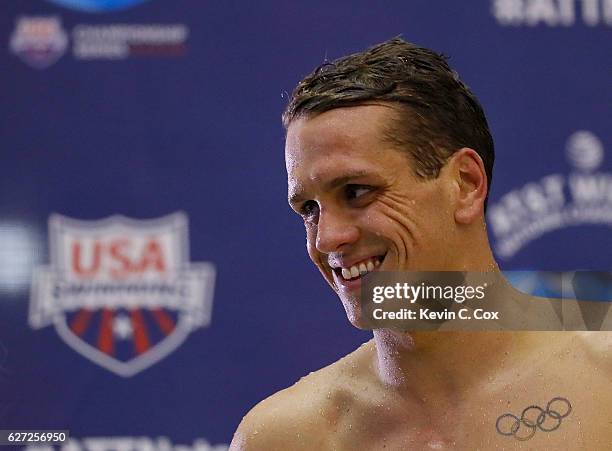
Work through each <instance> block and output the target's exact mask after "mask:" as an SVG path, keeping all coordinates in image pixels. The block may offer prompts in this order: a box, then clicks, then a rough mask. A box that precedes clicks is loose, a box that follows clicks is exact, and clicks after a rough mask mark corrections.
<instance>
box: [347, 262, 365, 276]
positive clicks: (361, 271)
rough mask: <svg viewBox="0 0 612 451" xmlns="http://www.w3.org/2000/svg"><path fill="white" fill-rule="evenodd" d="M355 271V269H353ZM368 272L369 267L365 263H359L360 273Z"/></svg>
mask: <svg viewBox="0 0 612 451" xmlns="http://www.w3.org/2000/svg"><path fill="white" fill-rule="evenodd" d="M351 272H353V271H351ZM367 272H368V268H367V267H366V265H365V263H360V264H359V275H362V276H363V275H364V274H365V273H367Z"/></svg>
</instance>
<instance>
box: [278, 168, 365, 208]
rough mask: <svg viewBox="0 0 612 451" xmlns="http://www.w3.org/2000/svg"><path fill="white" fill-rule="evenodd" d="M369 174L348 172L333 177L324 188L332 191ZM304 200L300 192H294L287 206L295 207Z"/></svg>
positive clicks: (363, 171)
mask: <svg viewBox="0 0 612 451" xmlns="http://www.w3.org/2000/svg"><path fill="white" fill-rule="evenodd" d="M370 174H371V172H370V171H366V170H358V171H353V172H349V173H346V174H342V175H340V176H338V177H335V178H333V179H331V180H330V181H329V182H326V183H325V185H324V187H325V189H326V190H332V189H334V188H337V187H339V186H342V185H345V184H347V183H348V182H350V181H352V180H354V179H357V178H359V177H363V176H365V175H370ZM303 200H304V195H303V193H302V191H297V190H296V191H294V192H292V193H291V194H289V199H288V201H289V204H291V205H295V204H297V203H300V202H302V201H303Z"/></svg>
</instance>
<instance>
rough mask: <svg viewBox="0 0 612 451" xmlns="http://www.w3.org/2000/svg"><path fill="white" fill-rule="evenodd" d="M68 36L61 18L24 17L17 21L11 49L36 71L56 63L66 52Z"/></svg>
mask: <svg viewBox="0 0 612 451" xmlns="http://www.w3.org/2000/svg"><path fill="white" fill-rule="evenodd" d="M67 47H68V36H67V34H66V32H65V31H64V30H63V28H62V22H61V20H60V19H59V17H53V16H52V17H47V16H31V17H28V16H24V17H19V18H18V19H17V23H16V26H15V30H14V31H13V33H12V35H11V39H10V42H9V48H10V49H11V51H12V52H13V53H14V54H15V55H17V56H18V57H19V58H21V60H22V61H23V62H24V63H26V64H28V65H29V66H31V67H34V68H36V69H44V68H46V67H49V66H51V65H52V64H53V63H55V62H56V61H57V60H58V59H60V57H61V56H62V55H63V54H64V53H65V52H66V48H67Z"/></svg>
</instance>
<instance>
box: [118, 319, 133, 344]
mask: <svg viewBox="0 0 612 451" xmlns="http://www.w3.org/2000/svg"><path fill="white" fill-rule="evenodd" d="M133 332H134V328H133V327H132V321H131V320H130V318H128V317H127V316H126V315H124V314H119V315H117V316H116V317H115V319H114V320H113V333H114V334H115V336H116V337H117V338H119V339H121V340H126V339H128V338H130V337H131V336H132V333H133Z"/></svg>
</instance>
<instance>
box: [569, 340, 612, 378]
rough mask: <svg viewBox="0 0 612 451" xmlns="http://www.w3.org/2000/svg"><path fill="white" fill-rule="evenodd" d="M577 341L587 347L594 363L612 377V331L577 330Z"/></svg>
mask: <svg viewBox="0 0 612 451" xmlns="http://www.w3.org/2000/svg"><path fill="white" fill-rule="evenodd" d="M575 341H576V343H577V344H579V345H580V346H581V347H582V348H583V349H585V351H586V354H587V358H588V359H589V360H590V361H591V362H592V363H593V365H594V366H596V367H601V368H602V369H603V370H604V371H606V372H607V373H608V375H610V377H611V378H612V332H576V334H575Z"/></svg>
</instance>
